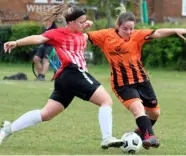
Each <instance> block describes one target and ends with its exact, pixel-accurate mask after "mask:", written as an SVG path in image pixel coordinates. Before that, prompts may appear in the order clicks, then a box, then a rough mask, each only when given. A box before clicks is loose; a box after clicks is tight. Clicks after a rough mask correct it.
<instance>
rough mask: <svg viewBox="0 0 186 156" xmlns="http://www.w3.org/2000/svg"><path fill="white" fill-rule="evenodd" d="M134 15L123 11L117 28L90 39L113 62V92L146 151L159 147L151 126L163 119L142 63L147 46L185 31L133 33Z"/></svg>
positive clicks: (111, 79) (100, 32) (95, 32)
mask: <svg viewBox="0 0 186 156" xmlns="http://www.w3.org/2000/svg"><path fill="white" fill-rule="evenodd" d="M135 21H136V19H135V16H134V14H133V13H132V12H124V13H121V14H120V15H119V16H118V19H117V21H116V27H115V29H114V28H110V29H103V30H99V31H93V32H89V33H88V34H87V38H89V40H90V41H91V42H92V43H93V44H94V45H96V46H99V47H100V48H101V49H102V51H103V52H104V54H105V56H106V58H107V60H108V62H109V63H110V70H111V78H110V83H111V87H112V90H113V92H114V93H115V95H116V96H117V97H118V99H119V100H120V101H121V103H122V104H123V105H124V106H125V107H126V108H128V110H129V111H131V113H132V114H133V115H134V117H135V120H136V124H137V126H138V127H139V129H137V132H138V133H140V134H141V136H142V140H143V146H144V148H145V149H149V148H150V147H156V148H157V147H159V145H160V142H159V139H158V138H157V137H156V136H155V134H154V131H153V128H152V126H153V125H154V124H155V122H156V120H157V119H158V117H159V116H160V108H159V105H158V101H157V98H156V95H155V92H154V90H153V88H152V86H151V83H150V80H149V77H148V76H147V73H146V72H145V69H144V67H143V65H142V62H141V49H142V46H143V44H144V43H146V42H148V41H149V40H151V39H158V38H163V37H167V36H170V35H172V34H177V35H179V36H180V37H181V38H183V39H184V40H185V38H184V37H183V36H182V34H186V29H177V28H175V29H157V30H147V29H141V30H134V26H135Z"/></svg>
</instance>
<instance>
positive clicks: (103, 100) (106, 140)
mask: <svg viewBox="0 0 186 156" xmlns="http://www.w3.org/2000/svg"><path fill="white" fill-rule="evenodd" d="M73 73H75V69H74V72H73ZM69 77H70V78H72V79H73V80H72V81H71V80H70V78H69V79H68V81H71V85H72V86H73V90H72V91H73V93H74V94H75V95H76V96H77V97H79V98H81V99H83V100H86V101H90V102H92V103H94V104H96V105H98V106H100V107H99V112H98V120H99V124H100V130H101V134H102V139H103V141H102V142H101V147H102V148H105V149H106V148H109V147H120V146H121V145H122V144H123V141H122V140H120V139H116V138H115V137H113V136H112V99H111V97H110V95H109V94H108V93H107V91H106V90H105V89H104V88H103V86H101V85H100V83H99V82H98V81H97V80H95V79H94V78H93V77H92V76H91V75H90V74H89V73H87V72H85V71H84V70H81V69H77V70H76V74H73V75H71V76H69ZM74 80H76V81H74Z"/></svg>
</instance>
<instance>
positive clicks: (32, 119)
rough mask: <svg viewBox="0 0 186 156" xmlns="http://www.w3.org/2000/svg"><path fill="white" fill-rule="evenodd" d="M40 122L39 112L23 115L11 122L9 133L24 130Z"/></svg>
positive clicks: (34, 111)
mask: <svg viewBox="0 0 186 156" xmlns="http://www.w3.org/2000/svg"><path fill="white" fill-rule="evenodd" d="M40 122H42V119H41V112H40V110H33V111H30V112H27V113H25V114H23V115H22V116H21V117H19V118H18V119H17V120H15V121H14V122H12V124H11V131H12V132H16V131H20V130H22V129H24V128H27V127H30V126H33V125H36V124H37V123H40Z"/></svg>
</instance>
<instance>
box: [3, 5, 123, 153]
mask: <svg viewBox="0 0 186 156" xmlns="http://www.w3.org/2000/svg"><path fill="white" fill-rule="evenodd" d="M49 19H51V20H53V21H54V20H56V19H58V20H65V22H66V23H67V25H66V27H65V28H57V29H52V30H49V31H47V32H45V33H43V34H41V35H32V36H28V37H26V38H23V39H19V40H17V41H10V42H7V43H5V44H4V50H5V52H7V51H8V52H10V51H11V50H12V49H13V48H15V47H17V46H24V45H31V44H42V43H48V44H51V45H52V46H53V47H55V50H56V52H57V55H58V56H59V59H60V60H61V61H62V62H63V65H62V66H61V67H60V69H59V70H58V72H57V73H56V75H55V87H54V91H53V92H52V94H51V96H50V98H49V100H48V102H47V104H46V105H45V107H44V108H43V109H41V110H33V111H29V112H27V113H25V114H24V115H22V116H21V117H20V118H18V119H17V120H15V121H14V122H12V123H10V122H7V121H6V122H4V124H3V128H2V129H1V131H0V143H2V141H3V140H4V139H5V138H6V137H7V136H9V135H10V134H12V133H14V132H16V131H19V130H21V129H24V128H27V127H30V126H32V125H36V124H38V123H41V122H42V121H48V120H51V119H52V118H53V117H55V116H57V115H58V114H59V113H61V112H63V111H64V109H66V108H67V107H68V105H69V104H70V103H71V101H72V100H73V98H74V97H75V96H77V97H79V98H81V99H83V100H87V101H90V102H92V103H94V104H96V105H98V106H100V108H99V115H98V118H99V124H100V129H101V133H102V139H103V140H102V142H101V147H102V148H104V149H106V148H109V147H120V146H121V145H123V142H122V140H119V139H116V138H115V137H113V136H112V107H111V106H112V99H111V97H110V95H109V94H108V93H107V91H106V90H105V89H104V88H103V86H101V84H100V83H99V82H98V81H97V80H96V79H95V78H93V77H92V76H91V75H90V74H89V73H88V72H87V65H86V62H85V59H84V56H83V52H84V51H85V48H86V38H85V36H84V35H83V30H84V29H85V28H86V27H88V26H90V24H91V21H87V18H86V15H85V12H84V11H83V10H82V9H80V8H78V7H76V6H69V5H67V4H63V5H56V6H54V7H52V8H51V9H49V11H48V12H46V14H45V16H44V20H46V21H48V20H49Z"/></svg>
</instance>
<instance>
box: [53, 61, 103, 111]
mask: <svg viewBox="0 0 186 156" xmlns="http://www.w3.org/2000/svg"><path fill="white" fill-rule="evenodd" d="M99 86H100V83H99V82H98V81H97V80H96V79H94V78H93V77H92V76H91V75H90V74H89V73H87V72H86V71H84V70H82V69H80V68H78V66H77V65H75V64H71V65H69V66H67V67H66V68H65V69H64V70H63V71H62V73H61V75H60V76H59V77H57V78H56V79H55V83H54V91H53V93H52V94H51V96H50V99H52V100H55V101H58V102H60V103H61V104H62V105H63V106H64V107H65V108H66V107H68V105H69V104H70V103H71V101H72V100H73V98H74V97H75V96H77V97H79V98H81V99H83V100H86V101H89V99H90V97H91V96H92V95H93V93H94V92H95V91H96V89H97V88H98V87H99Z"/></svg>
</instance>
